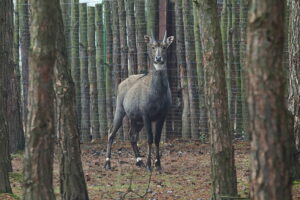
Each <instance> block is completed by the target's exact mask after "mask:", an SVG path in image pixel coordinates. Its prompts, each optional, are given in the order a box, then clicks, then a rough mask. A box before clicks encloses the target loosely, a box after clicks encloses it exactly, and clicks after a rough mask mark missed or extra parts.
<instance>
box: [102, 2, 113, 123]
mask: <svg viewBox="0 0 300 200" xmlns="http://www.w3.org/2000/svg"><path fill="white" fill-rule="evenodd" d="M103 7H104V26H105V31H106V32H105V39H106V45H105V46H106V61H105V65H106V73H105V78H106V80H105V86H106V112H107V126H108V127H109V128H110V127H111V126H112V122H113V104H112V92H113V88H112V84H111V83H112V67H113V66H112V55H113V38H112V28H111V25H112V20H111V7H110V3H109V2H108V1H104V2H103Z"/></svg>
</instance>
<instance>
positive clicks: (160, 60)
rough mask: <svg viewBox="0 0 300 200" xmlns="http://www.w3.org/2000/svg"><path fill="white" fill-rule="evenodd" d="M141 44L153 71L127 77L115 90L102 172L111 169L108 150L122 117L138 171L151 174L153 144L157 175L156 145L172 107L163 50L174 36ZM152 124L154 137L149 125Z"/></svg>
mask: <svg viewBox="0 0 300 200" xmlns="http://www.w3.org/2000/svg"><path fill="white" fill-rule="evenodd" d="M144 39H145V42H146V43H147V45H149V47H150V52H151V55H149V56H150V59H151V60H152V61H153V69H152V71H151V72H149V73H147V74H137V75H131V76H129V77H128V78H127V79H125V80H123V81H122V82H121V83H120V84H119V86H118V90H117V99H116V110H115V115H114V120H113V126H112V128H111V129H110V131H109V135H108V143H107V152H106V160H105V164H104V168H105V169H108V170H109V169H111V149H112V144H113V141H114V139H115V137H116V134H117V131H118V129H119V128H120V127H121V125H122V121H123V118H124V117H125V115H126V116H127V117H128V119H129V121H130V129H129V137H130V142H131V146H132V149H133V152H134V155H135V158H136V165H137V166H138V167H146V169H147V170H149V171H151V170H152V166H151V151H152V144H153V140H154V143H155V147H156V160H155V168H156V170H158V171H161V169H162V168H161V163H160V153H159V144H160V140H161V132H162V128H163V125H164V122H165V119H166V116H167V112H168V109H169V107H170V105H171V103H172V101H171V90H170V86H169V81H168V74H167V65H166V57H167V48H168V47H169V46H170V45H171V43H172V42H173V41H174V36H170V37H167V33H166V32H165V35H164V38H163V40H162V41H156V40H155V39H154V37H153V36H152V37H150V36H148V35H145V36H144ZM153 122H154V123H156V124H155V136H154V135H153V130H152V123H153ZM143 126H144V127H145V130H146V134H147V143H148V150H147V162H146V166H145V164H144V162H143V160H142V158H141V155H140V152H139V148H138V146H137V140H138V134H139V132H140V130H141V129H142V128H143Z"/></svg>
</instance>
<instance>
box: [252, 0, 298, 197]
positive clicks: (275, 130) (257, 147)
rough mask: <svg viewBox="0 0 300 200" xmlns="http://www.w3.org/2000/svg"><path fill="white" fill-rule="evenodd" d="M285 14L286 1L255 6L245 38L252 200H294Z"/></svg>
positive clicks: (258, 1) (260, 0)
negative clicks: (289, 154) (288, 149)
mask: <svg viewBox="0 0 300 200" xmlns="http://www.w3.org/2000/svg"><path fill="white" fill-rule="evenodd" d="M283 14H284V0H276V1H268V0H252V3H251V8H250V14H249V21H248V36H247V42H248V44H247V78H248V80H247V88H248V97H247V100H248V109H249V118H250V119H249V124H250V125H249V130H250V133H251V136H252V142H251V149H252V152H253V153H252V164H251V168H252V173H251V199H254V200H264V199H272V200H279V199H280V200H282V199H285V200H289V199H292V197H291V185H290V180H289V170H288V169H289V168H288V162H287V161H288V158H287V156H286V155H287V154H286V141H287V139H288V138H287V137H288V120H287V110H286V107H285V84H284V82H285V81H284V79H285V74H284V67H283V65H282V59H283V56H282V55H283V38H284V31H283V30H284V17H283ZM262 180H263V181H262Z"/></svg>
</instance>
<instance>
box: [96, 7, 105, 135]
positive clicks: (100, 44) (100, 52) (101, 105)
mask: <svg viewBox="0 0 300 200" xmlns="http://www.w3.org/2000/svg"><path fill="white" fill-rule="evenodd" d="M102 16H103V7H102V4H96V38H97V40H96V41H97V47H96V66H97V87H98V111H99V123H100V136H101V138H103V137H104V136H106V135H107V118H106V89H105V65H104V34H103V32H104V26H103V17H102Z"/></svg>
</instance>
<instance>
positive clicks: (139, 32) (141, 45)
mask: <svg viewBox="0 0 300 200" xmlns="http://www.w3.org/2000/svg"><path fill="white" fill-rule="evenodd" d="M134 6H135V28H136V47H137V52H138V54H137V65H138V67H137V68H138V73H146V72H147V45H146V43H145V40H144V36H145V35H146V30H147V27H146V19H145V1H144V0H134Z"/></svg>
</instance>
